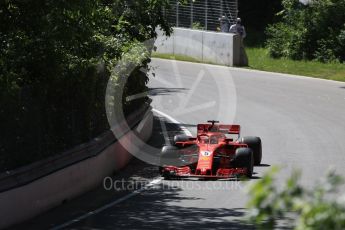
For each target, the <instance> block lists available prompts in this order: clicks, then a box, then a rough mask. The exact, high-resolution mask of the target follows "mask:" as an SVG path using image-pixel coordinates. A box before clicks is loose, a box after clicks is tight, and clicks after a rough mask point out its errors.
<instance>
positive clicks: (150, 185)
mask: <svg viewBox="0 0 345 230" xmlns="http://www.w3.org/2000/svg"><path fill="white" fill-rule="evenodd" d="M152 111H153V112H155V113H157V114H159V115H161V116H163V117H166V118H167V119H168V120H170V121H171V122H173V123H174V124H176V125H178V126H179V127H180V128H181V130H182V131H183V132H184V133H185V134H186V135H187V136H192V134H191V132H190V131H189V130H188V129H187V128H186V127H184V126H183V125H181V123H180V122H179V121H177V120H175V119H174V118H172V117H171V116H169V115H168V114H165V113H163V112H161V111H159V110H156V109H153V110H152ZM161 181H162V179H160V178H155V179H153V180H152V181H151V182H150V183H148V184H147V185H145V186H144V187H143V188H140V189H138V190H135V191H133V192H131V193H129V194H128V195H126V196H124V197H121V198H119V199H117V200H115V201H113V202H111V203H109V204H106V205H104V206H102V207H100V208H98V209H96V210H94V211H91V212H88V213H86V214H84V215H82V216H79V217H77V218H75V219H73V220H70V221H68V222H65V223H63V224H61V225H58V226H55V227H53V228H52V230H60V229H64V228H66V227H68V226H70V225H72V224H75V223H78V222H80V221H82V220H85V219H87V218H88V217H90V216H93V215H95V214H98V213H100V212H103V211H104V210H106V209H109V208H111V207H114V206H115V205H117V204H119V203H122V202H123V201H126V200H128V199H130V198H132V197H134V196H136V195H139V194H140V193H141V192H143V191H145V190H147V189H149V188H151V187H153V186H155V185H157V184H159V183H161Z"/></svg>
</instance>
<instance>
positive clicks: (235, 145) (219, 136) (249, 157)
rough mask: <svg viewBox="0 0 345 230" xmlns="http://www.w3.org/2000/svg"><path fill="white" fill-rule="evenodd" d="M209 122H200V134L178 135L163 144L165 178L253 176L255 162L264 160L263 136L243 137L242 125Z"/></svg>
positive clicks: (162, 161) (162, 162)
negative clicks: (170, 141) (166, 144)
mask: <svg viewBox="0 0 345 230" xmlns="http://www.w3.org/2000/svg"><path fill="white" fill-rule="evenodd" d="M208 122H209V123H208V124H199V125H198V126H197V137H190V136H186V135H177V136H175V137H174V144H173V145H172V146H164V147H163V148H162V152H161V156H160V160H161V164H160V165H161V167H160V168H159V171H160V173H161V175H162V176H163V177H164V178H165V179H174V178H187V177H197V178H205V179H206V178H214V179H225V178H238V177H242V176H245V177H248V178H251V177H252V175H253V168H254V165H260V164H261V159H262V146H261V139H260V138H259V137H243V138H240V129H241V127H240V126H239V125H221V124H218V123H219V122H218V121H208Z"/></svg>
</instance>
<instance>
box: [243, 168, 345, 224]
mask: <svg viewBox="0 0 345 230" xmlns="http://www.w3.org/2000/svg"><path fill="white" fill-rule="evenodd" d="M277 171H278V169H277V168H274V169H273V170H272V171H270V172H268V173H267V174H266V175H265V176H264V177H263V179H262V180H260V181H258V182H256V183H254V184H253V185H251V186H250V188H249V194H250V197H251V199H250V201H249V203H248V207H249V208H250V215H249V219H250V220H251V221H252V222H253V223H255V224H256V225H257V226H258V227H259V228H260V229H274V228H275V227H277V224H278V221H279V220H284V219H287V218H288V217H289V216H293V217H294V219H296V221H295V222H291V221H288V222H289V223H290V224H291V226H288V227H290V228H294V229H297V230H302V229H320V230H321V229H339V230H340V229H344V228H345V200H344V198H345V197H342V198H341V199H336V198H335V195H334V194H335V193H336V192H337V189H338V187H339V186H340V185H341V184H342V183H343V179H342V178H341V177H340V176H338V175H336V174H335V173H334V172H332V171H331V172H329V173H328V174H327V176H326V178H325V179H324V180H321V181H320V182H318V183H317V184H316V185H315V186H314V187H313V188H304V187H303V186H301V185H300V183H299V178H300V176H301V173H300V172H299V171H294V172H293V173H292V175H291V176H290V177H289V178H288V179H287V180H286V181H285V184H284V185H283V186H280V185H278V184H277V182H276V178H275V175H276V173H277Z"/></svg>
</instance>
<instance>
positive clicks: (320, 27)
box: [267, 0, 345, 62]
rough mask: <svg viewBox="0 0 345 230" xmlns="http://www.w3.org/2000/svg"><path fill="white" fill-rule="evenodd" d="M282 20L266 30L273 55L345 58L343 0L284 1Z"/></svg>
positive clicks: (339, 59) (298, 58)
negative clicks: (305, 2) (306, 2)
mask: <svg viewBox="0 0 345 230" xmlns="http://www.w3.org/2000/svg"><path fill="white" fill-rule="evenodd" d="M283 7H284V10H283V11H282V12H280V15H282V16H283V19H282V22H279V23H276V24H273V25H271V26H269V28H268V29H267V34H268V36H269V39H268V41H267V47H268V49H269V52H270V54H271V56H272V57H287V58H291V59H297V60H300V59H315V60H318V61H323V62H328V61H344V60H345V40H344V33H345V32H344V31H345V24H344V22H345V14H344V12H345V0H326V1H325V0H313V1H310V2H309V4H307V5H304V4H302V3H301V2H299V0H283Z"/></svg>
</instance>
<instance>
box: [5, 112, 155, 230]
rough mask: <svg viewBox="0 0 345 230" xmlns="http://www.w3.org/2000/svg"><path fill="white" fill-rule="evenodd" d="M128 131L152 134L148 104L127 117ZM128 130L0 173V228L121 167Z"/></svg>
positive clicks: (126, 158)
mask: <svg viewBox="0 0 345 230" xmlns="http://www.w3.org/2000/svg"><path fill="white" fill-rule="evenodd" d="M127 123H128V124H129V127H130V128H132V130H136V128H137V127H140V130H137V135H138V136H139V137H140V138H141V139H143V141H147V140H148V139H149V137H150V136H151V133H152V125H153V115H152V111H151V107H143V108H141V109H139V110H138V111H136V112H135V113H133V114H131V115H130V116H129V117H128V118H127ZM129 138H130V135H129V133H127V134H124V135H123V136H122V137H118V139H116V138H115V136H114V135H113V133H112V132H111V131H108V132H105V133H104V134H102V135H100V136H99V137H97V138H95V139H93V140H92V141H91V142H89V143H86V144H82V145H80V146H78V147H76V148H74V149H72V150H70V151H67V152H65V153H63V154H60V155H58V156H54V157H51V158H48V159H46V160H42V161H39V162H36V163H34V164H31V165H29V166H26V167H23V168H19V169H17V170H13V171H9V172H5V173H2V174H0V228H5V227H9V226H11V225H13V224H17V223H20V222H22V221H25V220H27V219H30V218H32V217H34V216H36V215H38V214H40V213H42V212H44V211H47V210H49V209H51V208H53V207H55V206H58V205H60V204H61V203H63V201H65V200H69V199H72V198H74V197H76V196H78V195H81V194H83V193H85V192H87V191H89V190H91V189H93V188H95V187H96V186H98V185H99V184H100V183H101V182H102V181H103V178H104V177H106V176H109V175H111V174H112V173H114V172H115V171H117V170H120V169H121V168H123V167H124V166H125V165H126V164H127V163H128V162H129V160H130V159H131V157H132V155H131V154H130V153H128V152H127V150H126V149H125V148H123V147H122V146H121V144H120V142H121V141H122V140H126V139H129Z"/></svg>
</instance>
